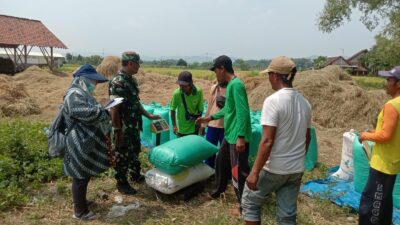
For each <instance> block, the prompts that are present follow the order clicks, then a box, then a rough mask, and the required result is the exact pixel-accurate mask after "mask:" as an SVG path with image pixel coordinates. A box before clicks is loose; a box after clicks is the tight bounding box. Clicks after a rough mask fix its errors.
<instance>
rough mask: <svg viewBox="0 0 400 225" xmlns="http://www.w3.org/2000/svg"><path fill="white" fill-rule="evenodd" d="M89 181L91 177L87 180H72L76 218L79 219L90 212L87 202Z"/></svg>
mask: <svg viewBox="0 0 400 225" xmlns="http://www.w3.org/2000/svg"><path fill="white" fill-rule="evenodd" d="M89 181H90V177H88V178H85V179H78V178H73V179H72V200H73V202H74V212H75V216H77V217H81V216H82V215H84V214H86V213H88V212H89V208H88V205H87V201H86V193H87V186H88V184H89Z"/></svg>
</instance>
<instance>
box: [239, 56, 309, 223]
mask: <svg viewBox="0 0 400 225" xmlns="http://www.w3.org/2000/svg"><path fill="white" fill-rule="evenodd" d="M296 72H297V71H296V66H295V64H294V62H293V61H292V60H291V59H289V58H287V57H284V56H280V57H277V58H274V59H273V60H272V61H271V63H270V64H269V66H268V68H267V69H266V70H264V71H262V72H261V73H262V74H268V78H269V82H270V83H271V85H272V88H273V89H274V90H275V91H276V92H275V93H274V94H272V95H271V96H269V97H267V98H266V99H265V101H264V105H263V109H262V115H261V125H262V127H263V132H262V138H261V141H260V144H259V147H258V153H257V157H256V160H255V162H254V165H253V168H252V170H251V172H250V175H249V176H248V177H247V180H246V186H245V188H244V191H243V196H242V202H241V206H242V209H243V211H242V213H243V218H244V220H245V221H246V224H261V211H262V205H263V203H264V200H265V199H266V196H267V195H268V194H269V193H271V192H275V193H276V201H277V209H276V221H277V223H278V224H279V225H283V224H284V225H288V224H296V214H297V196H298V194H299V190H300V184H301V178H302V176H303V172H304V157H305V154H306V151H307V149H308V145H309V143H310V139H311V136H310V127H311V106H310V104H309V103H308V101H307V100H306V99H305V98H304V97H303V96H302V95H301V94H300V93H299V92H297V91H296V90H294V89H293V85H292V82H293V79H294V76H295V75H296Z"/></svg>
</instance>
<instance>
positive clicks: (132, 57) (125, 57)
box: [122, 52, 140, 63]
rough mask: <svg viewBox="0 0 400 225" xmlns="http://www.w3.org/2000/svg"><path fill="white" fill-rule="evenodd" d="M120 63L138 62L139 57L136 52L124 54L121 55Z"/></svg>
mask: <svg viewBox="0 0 400 225" xmlns="http://www.w3.org/2000/svg"><path fill="white" fill-rule="evenodd" d="M122 61H133V62H137V63H139V62H140V56H139V54H137V53H136V52H124V53H122Z"/></svg>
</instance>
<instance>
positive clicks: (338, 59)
mask: <svg viewBox="0 0 400 225" xmlns="http://www.w3.org/2000/svg"><path fill="white" fill-rule="evenodd" d="M367 53H368V50H367V49H364V50H361V51H359V52H357V53H356V54H354V55H353V56H351V57H350V58H348V59H345V58H344V57H343V56H335V57H327V58H326V61H325V63H324V64H323V65H322V66H321V68H324V67H327V66H330V65H337V66H340V67H341V68H342V69H346V70H348V71H349V72H350V73H351V74H352V75H367V74H368V70H367V69H366V68H365V67H363V66H362V65H361V61H360V59H361V58H362V57H363V56H365V55H366V54H367Z"/></svg>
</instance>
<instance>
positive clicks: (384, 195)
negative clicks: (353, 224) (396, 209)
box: [359, 66, 400, 225]
mask: <svg viewBox="0 0 400 225" xmlns="http://www.w3.org/2000/svg"><path fill="white" fill-rule="evenodd" d="M379 75H380V76H383V77H386V81H387V82H386V93H387V94H388V95H390V96H392V99H391V100H389V101H388V102H386V104H385V106H384V107H383V109H382V111H381V112H380V113H379V115H378V122H377V125H376V131H374V132H363V133H361V135H360V137H359V139H360V142H361V141H364V140H369V141H374V142H375V147H374V150H373V151H372V156H371V161H370V166H371V168H370V172H369V177H368V181H367V184H366V185H365V188H364V191H363V193H362V195H361V200H360V208H359V224H362V225H365V224H380V225H384V224H389V225H390V224H392V214H393V188H394V184H395V181H396V176H397V174H398V173H400V123H399V122H398V120H399V115H400V66H396V67H394V68H393V69H392V70H390V71H379Z"/></svg>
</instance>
